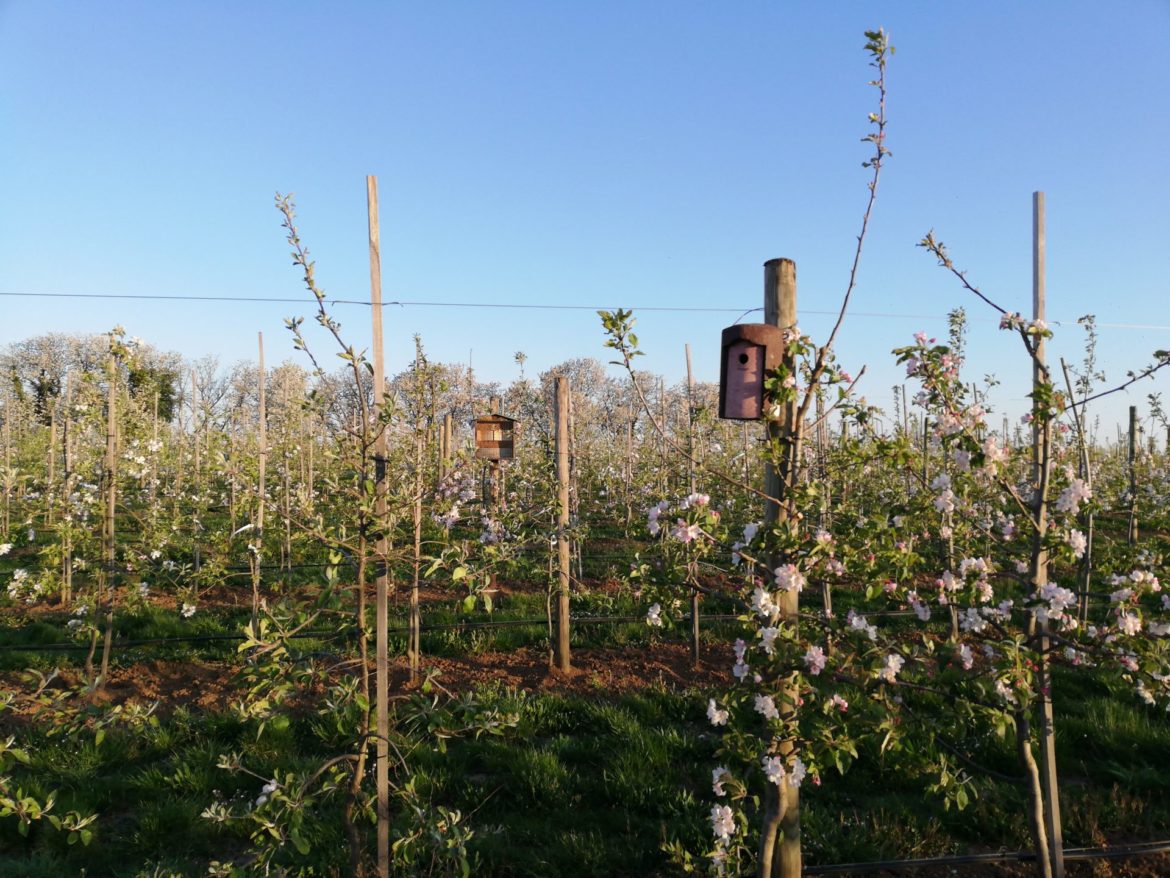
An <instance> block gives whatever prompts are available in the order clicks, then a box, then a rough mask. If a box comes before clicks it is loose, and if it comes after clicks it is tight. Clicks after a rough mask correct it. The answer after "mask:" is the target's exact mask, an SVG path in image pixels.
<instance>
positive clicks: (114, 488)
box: [96, 350, 118, 691]
mask: <svg viewBox="0 0 1170 878" xmlns="http://www.w3.org/2000/svg"><path fill="white" fill-rule="evenodd" d="M106 382H107V393H106V463H105V467H104V471H103V472H102V483H103V487H104V488H105V492H104V493H105V501H106V502H105V514H104V516H103V518H102V584H103V588H102V589H101V591H102V600H103V602H104V603H105V611H106V634H105V641H104V643H103V644H102V669H101V672H100V674H99V675H98V683H97V687H96V688H97V689H98V690H99V691H100V690H103V689H105V687H106V680H107V679H108V678H109V674H110V649H111V647H112V646H113V641H114V588H115V584H116V582H115V578H114V527H115V519H114V509H115V504H116V503H117V499H118V484H117V467H118V421H117V417H118V360H117V358H116V357H115V356H114V352H113V350H111V351H110V356H109V360H108V363H107V377H106Z"/></svg>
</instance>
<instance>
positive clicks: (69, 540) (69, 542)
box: [61, 371, 154, 609]
mask: <svg viewBox="0 0 1170 878" xmlns="http://www.w3.org/2000/svg"><path fill="white" fill-rule="evenodd" d="M72 418H73V372H72V371H69V372H66V373H65V422H64V424H63V425H62V427H61V451H62V454H63V463H64V468H65V472H64V473H63V474H62V480H61V494H62V496H63V498H64V503H65V508H66V510H68V511H69V516H68V520H66V521H63V522H62V523H61V605H62V607H64V608H65V609H68V608H69V606H70V605H71V604H72V603H73V513H72V510H71V509H70V507H69V504H70V503H71V502H72V501H71V500H70V499H69V498H70V497H71V496H72V495H73V455H72V454H71V449H70V439H71V438H72V432H71V431H70V429H69V425H70V424H71V423H72ZM153 457H154V456H153V455H152V459H153Z"/></svg>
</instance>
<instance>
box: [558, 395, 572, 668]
mask: <svg viewBox="0 0 1170 878" xmlns="http://www.w3.org/2000/svg"><path fill="white" fill-rule="evenodd" d="M556 406H557V421H556V424H557V427H556V458H557V504H558V505H557V561H558V570H559V574H560V592H559V594H558V597H557V668H559V669H560V671H561V673H564V674H567V673H569V671H570V670H571V668H572V663H571V658H570V655H569V379H568V377H567V376H565V375H558V376H557V380H556Z"/></svg>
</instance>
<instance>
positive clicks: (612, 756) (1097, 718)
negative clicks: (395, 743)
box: [0, 674, 1170, 878]
mask: <svg viewBox="0 0 1170 878" xmlns="http://www.w3.org/2000/svg"><path fill="white" fill-rule="evenodd" d="M1055 682H1056V686H1055V692H1056V697H1057V715H1058V727H1057V741H1058V746H1059V752H1058V759H1059V762H1060V765H1061V770H1062V780H1063V785H1062V796H1061V798H1062V808H1063V811H1064V824H1065V836H1066V843H1067V844H1069V845H1070V846H1076V845H1090V844H1096V843H1101V842H1103V841H1104V840H1106V839H1108V838H1116V837H1118V836H1119V835H1124V836H1125V837H1127V838H1147V839H1148V838H1153V837H1158V836H1160V835H1165V834H1166V833H1167V832H1170V795H1168V793H1170V780H1167V779H1166V778H1165V777H1164V776H1162V777H1160V776H1159V772H1158V769H1157V767H1158V766H1161V765H1164V764H1165V762H1166V759H1167V758H1168V757H1170V727H1168V725H1167V723H1166V721H1165V718H1164V717H1162V716H1160V715H1155V714H1153V713H1152V712H1150V711H1148V710H1147V709H1146V708H1144V707H1143V706H1142V705H1141V704H1139V703H1137V702H1136V701H1135V700H1133V699H1128V700H1127V699H1124V698H1119V697H1118V694H1117V693H1113V692H1111V691H1110V690H1109V689H1108V688H1107V687H1105V686H1104V685H1103V684H1102V683H1101V682H1100V681H1099V680H1098V679H1096V678H1095V677H1093V676H1092V675H1091V674H1090V675H1085V674H1081V675H1077V676H1076V677H1073V676H1071V675H1067V674H1065V675H1061V676H1059V677H1058V678H1057V680H1056V681H1055ZM480 697H481V699H482V700H483V701H484V702H485V703H488V704H492V705H495V706H498V707H500V708H501V709H503V710H505V711H508V712H512V713H515V714H516V715H517V717H518V723H517V725H516V726H515V727H514V728H512V729H510V730H508V731H507V732H506V733H505V734H504V735H503V736H500V737H491V736H485V737H482V738H479V739H456V740H452V741H450V742H448V743H449V746H448V747H447V750H446V752H445V753H443V752H439V751H438V750H437V749H433V748H428V747H420V748H417V749H415V750H414V751H413V752H412V753H411V755H410V762H411V767H412V770H413V772H414V776H415V782H416V785H417V787H418V789H419V791H420V793H421V794H422V796H423V797H424V799H425V800H428V801H431V802H433V803H434V804H435V805H445V806H447V807H450V808H455V809H459V810H460V811H462V812H463V814H464V815H467V818H466V819H467V820H468V821H469V822H470V825H471V826H472V827H473V828H474V830H475V833H476V834H475V837H474V839H473V840H472V842H471V848H470V849H471V852H472V854H473V857H474V859H475V862H476V866H475V869H474V874H476V875H489V876H497V875H498V876H533V878H535V876H548V875H558V874H572V875H581V876H591V875H596V876H625V875H629V876H634V875H638V876H648V875H665V874H670V871H669V867H668V865H667V863H666V861H665V857H664V854H663V853H661V851H660V845H661V844H662V842H664V841H668V840H681V841H683V842H684V843H685V844H687V845H688V846H689V847H690V848H691V849H692V850H695V851H701V850H703V849H704V845H705V843H706V842H707V841H708V838H707V832H708V828H707V811H708V810H709V808H710V804H711V796H710V769H711V767H712V765H714V762H715V748H716V746H717V740H716V738H715V736H714V735H712V733H711V732H710V730H709V727H708V726H707V723H706V719H705V716H704V707H705V703H706V699H705V693H702V692H697V691H696V692H672V691H668V690H666V689H662V688H650V689H647V690H644V691H642V692H639V693H637V694H627V695H621V696H616V697H604V696H600V695H599V696H588V697H586V696H581V695H572V694H525V693H522V692H515V691H510V690H505V689H502V688H499V687H494V688H488V689H484V690H481V692H480ZM938 719H940V720H941V719H942V718H941V717H939V718H938ZM314 721H315V719H314V717H313V716H311V715H306V716H301V717H297V718H295V719H294V721H293V723H292V724H291V725H290V726H289V727H288V728H287V729H285V730H281V731H269V732H266V733H265V734H264V735H262V736H261V737H260V738H259V739H257V737H256V734H255V732H254V729H253V727H252V726H247V725H244V724H243V723H241V722H239V721H237V720H235V719H234V718H233V717H232V716H231V715H230V714H224V713H213V714H197V713H193V712H190V711H187V710H184V709H180V710H176V711H175V712H174V713H173V714H172V715H171V716H170V717H168V718H167V719H165V720H162V721H160V722H158V723H157V724H147V725H145V726H143V727H142V728H141V729H139V730H137V731H130V730H116V731H112V732H111V733H110V734H108V735H107V736H106V737H105V739H104V740H103V741H102V742H101V744H100V745H97V744H95V743H94V742H93V741H86V742H85V743H83V744H82V745H81V746H80V747H78V746H76V745H72V744H70V743H68V742H66V741H63V740H61V739H60V738H55V737H50V736H48V735H46V734H45V733H44V732H43V730H35V729H34V730H32V731H31V732H25V733H24V737H25V743H26V744H27V746H28V747H29V749H30V751H31V752H32V754H33V762H32V765H30V766H29V767H28V768H27V769H26V770H25V769H22V770H20V771H17V772H16V773H15V778H16V780H17V781H18V782H19V783H20V784H21V785H22V786H24V788H25V789H26V790H28V791H30V792H39V793H44V792H46V791H47V790H49V789H55V790H57V791H58V792H59V802H58V805H57V810H58V812H61V813H63V812H64V811H66V810H69V809H76V810H78V811H81V812H83V813H89V812H91V811H96V812H98V813H99V814H100V817H99V820H98V823H97V824H96V828H97V834H96V837H95V839H94V841H93V843H92V844H91V845H90V846H89V847H84V848H83V847H81V846H80V845H78V846H73V847H70V846H68V845H66V844H65V840H64V838H63V836H62V834H60V833H56V832H54V831H52V830H50V829H47V828H44V827H40V826H38V827H35V828H34V829H33V831H32V833H31V834H30V836H29V838H28V839H24V838H21V837H20V836H19V835H18V834H17V833H16V832H15V829H14V827H13V825H12V823H11V821H7V822H5V823H3V824H0V876H5V878H8V876H13V878H42V876H45V878H47V876H59V875H66V874H79V870H80V869H82V868H84V869H85V870H86V873H85V874H86V875H87V876H92V878H98V876H109V878H137V876H140V875H153V874H160V875H182V876H188V875H189V876H195V875H202V874H204V873H205V872H206V865H207V863H208V862H209V861H210V860H211V859H220V860H223V859H225V858H230V857H231V855H233V854H234V855H237V856H238V854H239V852H240V851H241V850H243V849H244V847H245V843H246V839H245V838H244V837H243V835H242V833H241V832H240V831H239V830H237V829H232V828H225V827H223V826H220V825H217V824H213V823H211V822H209V821H207V820H204V819H202V818H201V817H200V814H201V812H202V810H203V808H205V807H206V806H207V805H208V804H210V803H211V802H212V801H213V800H215V799H216V798H220V797H222V798H227V799H230V798H232V797H233V796H248V797H251V796H254V795H255V793H256V790H255V789H253V787H258V785H259V781H255V782H254V781H253V779H251V778H246V777H245V778H243V779H241V777H240V776H237V775H231V774H229V773H228V772H226V771H224V770H223V769H220V768H218V767H217V764H218V760H219V757H220V754H222V753H226V752H228V751H235V752H240V753H242V754H244V756H245V758H246V759H247V761H248V763H249V765H251V766H253V767H255V769H256V770H257V771H258V773H260V774H262V775H267V774H270V773H272V772H275V771H278V770H279V771H297V770H302V771H303V770H308V769H309V768H311V767H312V766H314V765H316V764H317V763H318V762H319V761H320V760H322V759H323V758H325V757H327V756H329V755H332V754H331V753H329V752H327V749H328V748H327V746H325V745H323V744H322V740H321V738H320V737H319V736H318V735H316V734H314V731H313V723H314ZM981 757H983V758H985V761H988V762H990V763H993V764H995V765H996V766H997V767H1002V768H1006V769H1008V770H1011V766H1012V765H1013V757H1012V755H1011V753H1010V751H1009V748H1008V745H1006V744H1000V743H998V742H993V743H992V744H989V745H987V749H986V752H984V753H981ZM927 781H928V779H926V778H923V777H920V776H915V775H914V774H913V773H911V772H907V771H906V770H905V769H903V768H902V767H900V765H899V763H898V760H897V759H896V758H892V757H889V756H885V757H883V756H882V755H881V754H879V753H877V752H874V751H863V752H862V754H861V759H860V760H859V762H858V764H857V765H856V766H855V767H854V768H853V769H852V770H851V771H850V773H849V774H848V775H847V776H846V777H845V778H844V779H838V778H836V777H835V776H828V777H826V778H825V783H824V785H823V786H821V787H815V786H812V785H806V787H805V789H804V791H803V795H802V798H803V805H802V809H803V810H802V819H803V824H804V847H805V851H806V857H807V859H808V861H809V862H810V863H826V862H857V861H871V860H879V859H890V858H904V857H919V856H932V855H940V854H946V853H954V852H957V851H964V850H969V849H987V848H999V847H1005V848H1011V849H1016V848H1026V847H1027V845H1028V839H1027V838H1026V836H1025V833H1024V830H1023V828H1022V827H1021V825H1020V821H1019V819H1018V815H1019V814H1020V813H1021V809H1022V808H1023V802H1024V799H1023V790H1022V788H1020V787H1016V786H1012V785H1010V784H1006V783H1000V782H996V781H990V780H981V781H979V782H978V784H977V787H978V790H977V792H978V795H977V797H976V798H975V800H974V801H973V803H972V804H971V805H970V806H969V807H968V808H967V809H966V810H964V811H962V812H959V811H955V810H951V811H945V810H943V809H942V808H941V807H940V803H939V802H938V801H937V800H935V799H932V798H930V797H929V796H928V795H926V794H924V786H925V784H926V782H927ZM336 813H337V808H336V805H333V806H329V807H327V808H326V809H325V811H324V812H323V814H324V816H323V819H322V820H321V821H319V822H318V823H316V824H314V826H315V828H314V829H313V831H312V835H311V838H312V839H313V842H314V843H313V850H312V853H311V854H310V856H309V858H308V859H307V860H306V861H305V864H307V865H309V864H311V865H313V866H314V867H315V868H316V869H317V870H318V871H317V872H316V874H329V873H328V869H329V868H330V867H331V866H335V865H338V863H339V862H340V859H339V858H340V857H341V856H342V854H341V853H340V852H342V851H343V850H344V844H343V841H342V836H341V831H340V821H339V820H338V819H337V817H336Z"/></svg>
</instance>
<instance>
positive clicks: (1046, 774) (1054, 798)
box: [1032, 192, 1064, 878]
mask: <svg viewBox="0 0 1170 878" xmlns="http://www.w3.org/2000/svg"><path fill="white" fill-rule="evenodd" d="M1044 255H1045V238H1044V193H1043V192H1034V193H1032V319H1033V320H1043V319H1044V313H1045V290H1044ZM1044 357H1045V345H1044V339H1043V337H1038V338H1037V341H1036V359H1035V362H1034V363H1033V371H1032V381H1033V385H1034V386H1037V385H1039V383H1040V382H1041V381H1043V380H1044V369H1043V366H1044ZM1041 422H1042V423H1041ZM1051 439H1052V424H1051V423H1050V422H1049V420H1048V419H1047V418H1033V420H1032V463H1033V479H1034V482H1035V486H1036V491H1037V495H1036V496H1037V498H1038V499H1037V501H1036V506H1035V515H1036V521H1035V528H1034V530H1033V548H1032V561H1033V585H1034V587H1035V588H1036V590H1037V591H1039V590H1040V589H1041V588H1042V587H1043V586H1044V585H1046V584H1047V583H1048V551H1047V549H1045V548H1044V538H1045V536H1046V534H1047V532H1048V514H1047V506H1046V505H1045V498H1044V494H1045V492H1046V486H1047V481H1048V470H1049V469H1050V468H1051V461H1050V456H1051V445H1052V442H1051ZM1050 647H1051V641H1050V640H1049V637H1048V622H1047V621H1044V622H1041V623H1040V655H1039V672H1038V673H1037V685H1038V686H1039V689H1040V750H1041V752H1040V780H1041V785H1042V788H1043V792H1044V799H1045V801H1044V823H1045V826H1044V829H1045V832H1046V834H1047V836H1048V857H1049V863H1050V867H1051V874H1052V878H1064V837H1063V833H1062V831H1061V820H1060V793H1059V783H1058V780H1057V771H1056V733H1055V725H1054V721H1053V715H1052V674H1051V669H1050V667H1049V659H1048V651H1049V649H1050Z"/></svg>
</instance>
